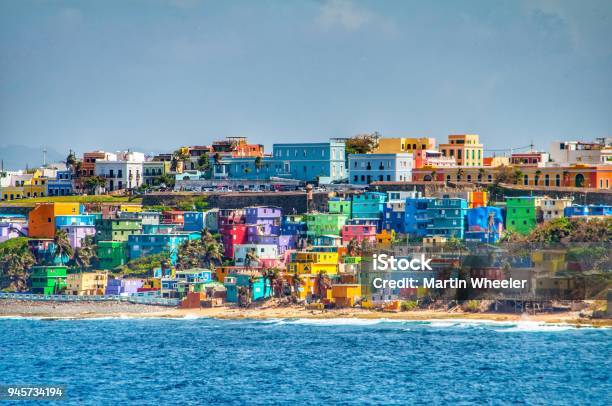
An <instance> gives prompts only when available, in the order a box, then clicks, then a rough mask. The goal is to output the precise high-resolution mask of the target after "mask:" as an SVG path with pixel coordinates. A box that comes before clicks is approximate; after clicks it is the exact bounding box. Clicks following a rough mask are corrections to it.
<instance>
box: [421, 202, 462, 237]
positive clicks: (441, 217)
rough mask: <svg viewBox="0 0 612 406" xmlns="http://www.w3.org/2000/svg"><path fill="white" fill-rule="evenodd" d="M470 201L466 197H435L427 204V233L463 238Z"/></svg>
mask: <svg viewBox="0 0 612 406" xmlns="http://www.w3.org/2000/svg"><path fill="white" fill-rule="evenodd" d="M467 208H468V203H467V200H465V199H457V198H444V199H435V200H433V201H432V202H430V203H429V204H428V205H427V217H428V218H429V224H428V225H427V235H429V236H434V235H440V236H443V237H447V238H451V237H455V238H458V239H460V240H462V239H463V233H464V231H465V216H466V213H467Z"/></svg>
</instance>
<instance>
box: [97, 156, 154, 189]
mask: <svg viewBox="0 0 612 406" xmlns="http://www.w3.org/2000/svg"><path fill="white" fill-rule="evenodd" d="M144 162H145V156H144V154H142V153H140V152H131V151H127V152H120V153H118V154H117V159H116V160H103V159H97V160H96V162H95V174H96V176H100V177H103V178H105V179H106V184H105V190H106V191H108V192H112V191H115V190H123V189H135V188H137V187H139V186H140V185H142V182H143V163H144Z"/></svg>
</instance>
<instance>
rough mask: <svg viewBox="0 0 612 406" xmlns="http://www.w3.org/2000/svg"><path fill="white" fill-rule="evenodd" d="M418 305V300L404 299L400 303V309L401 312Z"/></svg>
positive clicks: (413, 308)
mask: <svg viewBox="0 0 612 406" xmlns="http://www.w3.org/2000/svg"><path fill="white" fill-rule="evenodd" d="M418 307H419V302H417V301H416V300H404V301H403V302H402V304H401V309H402V311H403V312H409V311H411V310H415V309H417V308H418Z"/></svg>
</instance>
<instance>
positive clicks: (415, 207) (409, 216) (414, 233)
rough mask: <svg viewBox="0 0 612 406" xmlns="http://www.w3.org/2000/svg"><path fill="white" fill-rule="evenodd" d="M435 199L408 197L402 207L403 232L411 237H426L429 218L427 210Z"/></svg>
mask: <svg viewBox="0 0 612 406" xmlns="http://www.w3.org/2000/svg"><path fill="white" fill-rule="evenodd" d="M434 200H435V199H434V198H429V197H409V198H407V199H406V205H405V207H404V230H405V231H406V234H408V235H410V236H411V237H417V238H419V237H421V238H422V237H425V236H427V226H428V225H429V216H428V213H427V208H428V207H429V204H431V203H432V202H433V201H434Z"/></svg>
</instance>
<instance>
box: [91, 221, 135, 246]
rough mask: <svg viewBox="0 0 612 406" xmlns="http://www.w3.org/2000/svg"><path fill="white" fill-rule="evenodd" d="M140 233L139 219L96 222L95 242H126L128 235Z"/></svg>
mask: <svg viewBox="0 0 612 406" xmlns="http://www.w3.org/2000/svg"><path fill="white" fill-rule="evenodd" d="M141 233H142V221H141V220H140V219H99V220H96V241H127V240H128V237H129V236H130V235H132V234H141Z"/></svg>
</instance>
